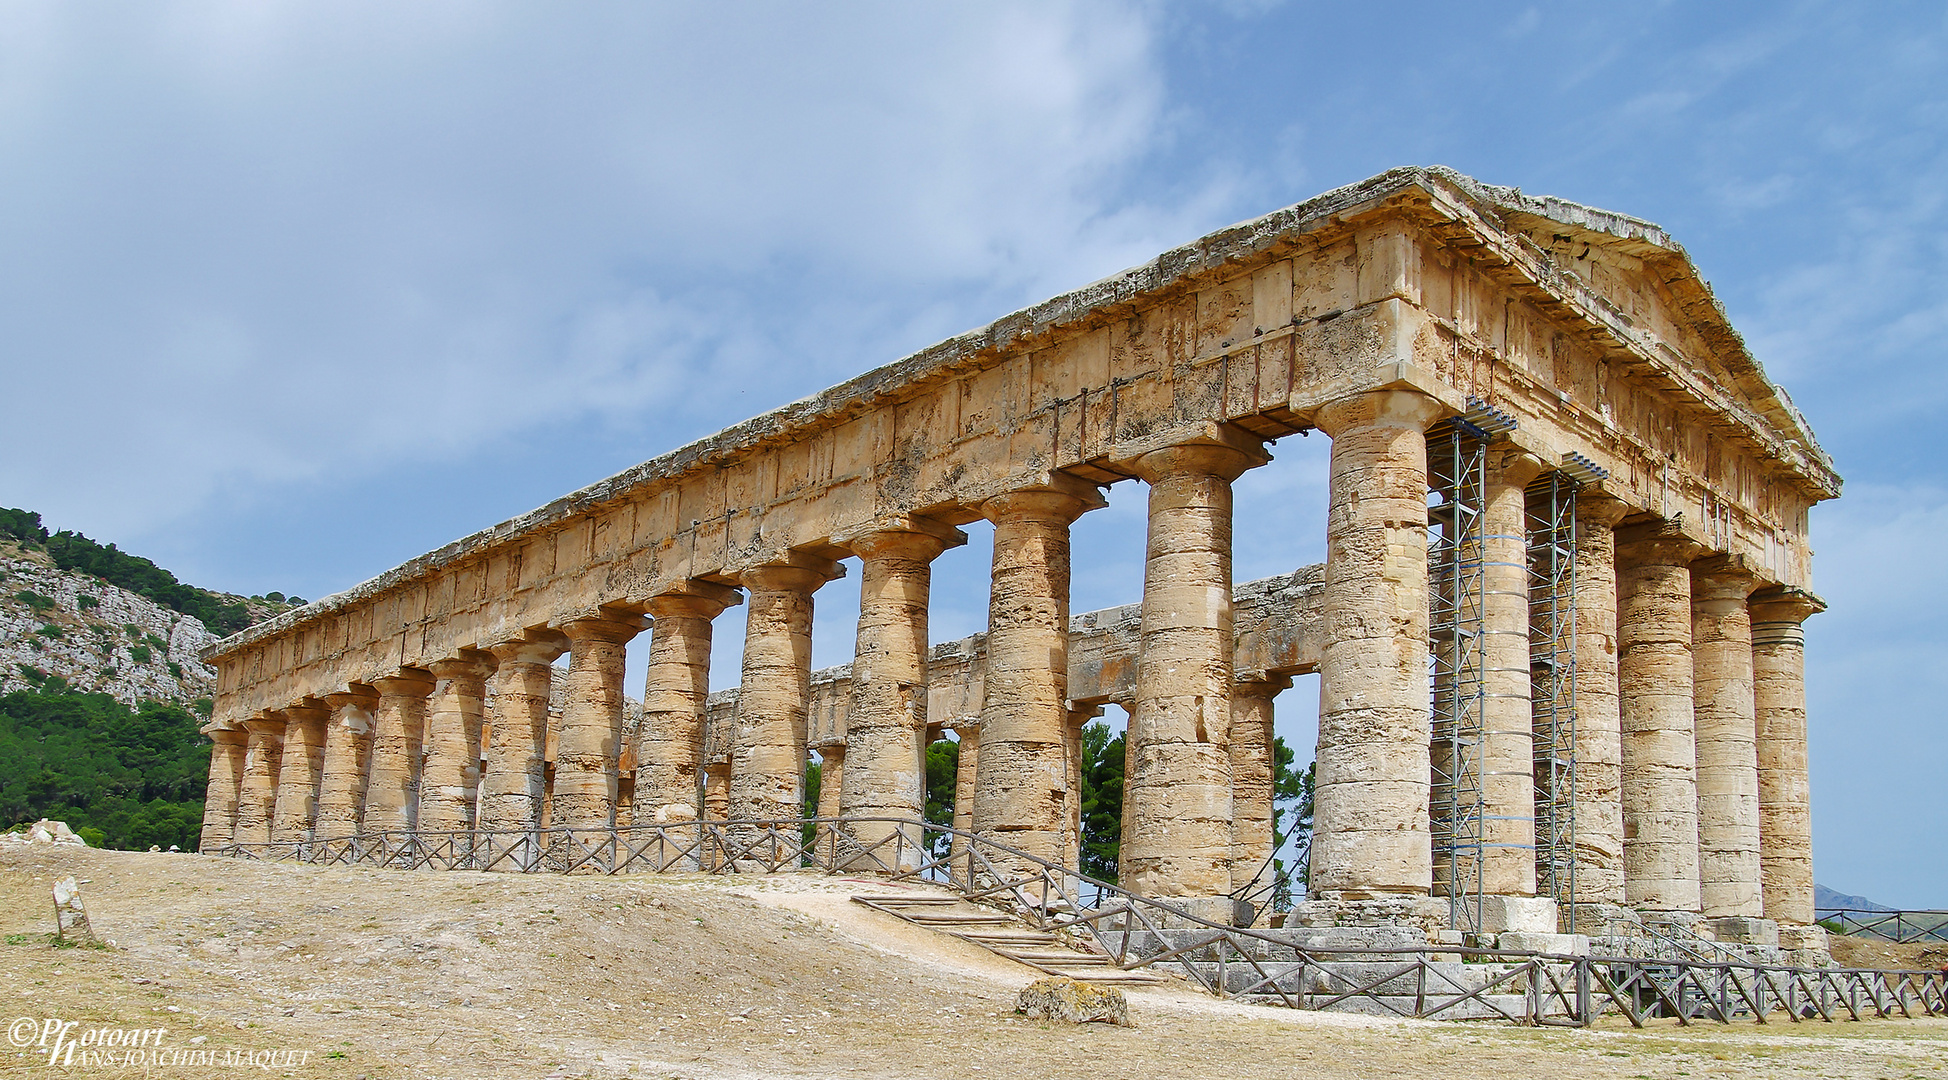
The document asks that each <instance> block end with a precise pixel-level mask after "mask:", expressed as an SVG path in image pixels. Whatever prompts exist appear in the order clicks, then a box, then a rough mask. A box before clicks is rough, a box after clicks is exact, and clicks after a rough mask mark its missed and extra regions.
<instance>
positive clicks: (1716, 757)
mask: <svg viewBox="0 0 1948 1080" xmlns="http://www.w3.org/2000/svg"><path fill="white" fill-rule="evenodd" d="M1755 585H1756V582H1755V581H1754V579H1753V576H1752V573H1751V571H1750V570H1749V569H1748V568H1747V567H1746V566H1745V564H1744V562H1743V560H1739V559H1728V558H1725V557H1723V556H1718V557H1715V558H1706V559H1701V560H1699V561H1697V562H1694V563H1692V564H1691V663H1692V669H1693V676H1692V682H1693V695H1694V696H1693V714H1694V716H1695V719H1696V723H1697V738H1698V885H1699V897H1700V903H1701V908H1700V910H1701V912H1702V914H1703V915H1704V916H1705V917H1706V918H1710V919H1724V918H1729V917H1734V916H1737V917H1745V918H1752V919H1756V918H1758V917H1759V916H1761V915H1763V914H1764V913H1765V906H1764V901H1763V898H1762V894H1761V890H1760V883H1759V763H1758V751H1757V748H1756V747H1755V745H1754V737H1755V730H1754V718H1753V711H1752V703H1753V697H1752V623H1751V617H1750V615H1749V614H1748V612H1747V610H1746V605H1745V602H1746V598H1747V597H1748V596H1750V595H1751V593H1752V590H1753V588H1754V586H1755Z"/></svg>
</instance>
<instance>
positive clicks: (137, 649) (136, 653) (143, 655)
mask: <svg viewBox="0 0 1948 1080" xmlns="http://www.w3.org/2000/svg"><path fill="white" fill-rule="evenodd" d="M129 659H130V660H133V661H135V662H136V663H138V664H146V663H148V662H149V647H148V646H147V645H136V646H133V647H131V648H130V649H129Z"/></svg>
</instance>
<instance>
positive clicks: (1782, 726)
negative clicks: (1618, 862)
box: [1750, 585, 1826, 926]
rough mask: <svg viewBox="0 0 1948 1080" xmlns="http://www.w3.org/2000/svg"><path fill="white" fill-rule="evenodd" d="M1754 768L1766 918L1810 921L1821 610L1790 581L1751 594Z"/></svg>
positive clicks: (1822, 605)
mask: <svg viewBox="0 0 1948 1080" xmlns="http://www.w3.org/2000/svg"><path fill="white" fill-rule="evenodd" d="M1750 610H1751V616H1752V681H1753V705H1754V711H1755V713H1756V714H1757V715H1756V727H1757V742H1758V768H1759V868H1760V874H1761V877H1762V879H1763V881H1764V886H1765V917H1766V918H1768V919H1773V920H1776V921H1778V922H1782V923H1789V924H1792V925H1795V926H1811V925H1812V923H1813V819H1812V807H1811V803H1810V801H1809V798H1808V793H1809V785H1808V783H1807V776H1806V632H1805V629H1804V627H1803V625H1802V624H1803V623H1805V621H1806V618H1807V616H1809V615H1814V614H1817V613H1819V612H1821V611H1825V610H1826V604H1825V603H1824V602H1823V601H1821V600H1820V598H1819V597H1817V596H1814V595H1813V594H1812V593H1809V592H1807V591H1806V590H1804V589H1801V588H1797V587H1795V586H1791V585H1775V586H1772V587H1771V588H1768V589H1763V590H1760V591H1759V592H1758V593H1755V594H1754V595H1753V596H1752V599H1751V605H1750Z"/></svg>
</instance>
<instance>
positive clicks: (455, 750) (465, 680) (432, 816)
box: [419, 650, 494, 832]
mask: <svg viewBox="0 0 1948 1080" xmlns="http://www.w3.org/2000/svg"><path fill="white" fill-rule="evenodd" d="M429 670H430V671H432V673H433V677H434V678H435V679H438V680H439V682H438V683H437V684H436V685H435V686H434V688H433V694H432V697H431V698H430V699H429V700H428V702H427V707H426V735H425V739H424V755H425V762H424V765H423V766H422V769H423V780H422V782H421V784H420V797H419V828H420V829H421V830H423V831H426V832H464V831H468V830H471V829H472V828H473V827H474V816H475V802H476V799H477V798H478V796H479V792H480V731H481V723H482V717H483V713H484V705H483V699H484V698H485V697H486V694H487V677H488V676H489V675H492V674H493V671H494V662H493V658H492V657H491V656H490V655H488V654H486V653H480V652H475V651H473V650H469V654H468V655H467V656H464V657H455V658H453V659H448V660H440V661H437V662H435V663H434V664H433V666H432V667H431V668H430V669H429Z"/></svg>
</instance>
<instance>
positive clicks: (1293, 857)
mask: <svg viewBox="0 0 1948 1080" xmlns="http://www.w3.org/2000/svg"><path fill="white" fill-rule="evenodd" d="M1294 758H1295V755H1294V754H1293V753H1292V748H1291V747H1289V746H1286V745H1285V740H1284V739H1282V738H1274V739H1273V740H1272V760H1273V772H1272V853H1273V858H1272V874H1273V876H1274V879H1275V880H1276V881H1277V883H1278V884H1277V886H1276V891H1275V892H1274V894H1273V897H1272V903H1273V910H1276V911H1289V910H1291V902H1292V900H1293V899H1294V897H1295V895H1296V894H1298V893H1302V892H1304V891H1305V887H1306V886H1307V885H1309V884H1311V881H1312V780H1313V774H1314V772H1315V770H1317V768H1318V766H1319V763H1318V762H1316V761H1314V762H1310V763H1308V764H1307V765H1306V767H1305V768H1303V769H1295V768H1293V762H1294ZM1295 885H1296V886H1297V888H1296V889H1294V888H1293V886H1295Z"/></svg>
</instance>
